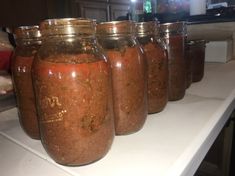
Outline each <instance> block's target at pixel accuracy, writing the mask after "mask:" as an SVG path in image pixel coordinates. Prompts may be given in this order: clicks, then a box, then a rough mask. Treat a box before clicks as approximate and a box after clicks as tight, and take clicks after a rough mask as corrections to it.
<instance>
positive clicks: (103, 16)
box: [72, 0, 130, 22]
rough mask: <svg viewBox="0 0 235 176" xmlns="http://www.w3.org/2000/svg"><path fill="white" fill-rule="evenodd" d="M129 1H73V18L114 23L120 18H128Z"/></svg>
mask: <svg viewBox="0 0 235 176" xmlns="http://www.w3.org/2000/svg"><path fill="white" fill-rule="evenodd" d="M129 7H130V4H129V1H128V0H127V1H124V0H121V1H118V0H96V1H95V0H93V1H89V2H87V1H84V0H72V16H75V17H84V18H92V19H96V20H97V21H98V22H101V21H112V20H115V19H117V18H118V17H120V16H126V15H127V13H128V11H129Z"/></svg>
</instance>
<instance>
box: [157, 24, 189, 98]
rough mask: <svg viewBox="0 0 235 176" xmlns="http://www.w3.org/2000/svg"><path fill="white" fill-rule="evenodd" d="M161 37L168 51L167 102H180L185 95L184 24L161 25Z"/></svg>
mask: <svg viewBox="0 0 235 176" xmlns="http://www.w3.org/2000/svg"><path fill="white" fill-rule="evenodd" d="M160 28H161V36H162V37H163V38H164V40H165V43H166V47H167V51H168V69H169V83H168V86H169V100H170V101H175V100H180V99H182V98H183V97H184V95H185V89H186V77H185V75H186V73H185V72H186V70H185V54H184V44H185V33H186V32H185V31H186V24H185V23H184V22H176V23H165V24H161V26H160Z"/></svg>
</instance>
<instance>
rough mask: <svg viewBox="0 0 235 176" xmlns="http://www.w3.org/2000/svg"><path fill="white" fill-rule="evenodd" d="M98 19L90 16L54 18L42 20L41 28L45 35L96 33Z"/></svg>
mask: <svg viewBox="0 0 235 176" xmlns="http://www.w3.org/2000/svg"><path fill="white" fill-rule="evenodd" d="M95 27H96V20H94V19H89V18H54V19H46V20H44V21H42V22H41V23H40V25H39V28H40V30H41V32H42V35H43V36H45V35H46V36H47V35H61V34H69V35H74V34H88V35H89V34H94V33H95Z"/></svg>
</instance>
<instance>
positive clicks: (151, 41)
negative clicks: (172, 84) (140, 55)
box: [136, 21, 168, 113]
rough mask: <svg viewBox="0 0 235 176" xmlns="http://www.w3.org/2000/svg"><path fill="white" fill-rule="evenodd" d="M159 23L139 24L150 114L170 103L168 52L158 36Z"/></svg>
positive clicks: (138, 31)
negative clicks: (144, 59) (144, 56)
mask: <svg viewBox="0 0 235 176" xmlns="http://www.w3.org/2000/svg"><path fill="white" fill-rule="evenodd" d="M158 30H159V23H158V22H156V21H155V22H153V21H152V22H141V23H137V31H136V33H137V39H138V41H139V43H140V44H141V45H142V47H143V49H144V51H145V55H146V60H147V68H148V69H147V73H148V78H147V81H148V113H156V112H160V111H162V110H163V109H164V107H165V106H166V103H167V101H168V62H167V51H166V50H165V48H164V46H163V43H162V40H161V39H160V37H159V36H158V35H157V34H156V33H157V32H158Z"/></svg>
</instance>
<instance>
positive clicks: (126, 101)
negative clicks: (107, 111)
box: [97, 21, 147, 135]
mask: <svg viewBox="0 0 235 176" xmlns="http://www.w3.org/2000/svg"><path fill="white" fill-rule="evenodd" d="M134 30H135V25H134V23H133V22H131V21H121V22H106V23H101V24H99V25H98V26H97V35H98V40H99V43H100V44H101V46H102V47H103V48H104V50H105V51H106V53H107V56H108V60H109V62H110V64H111V67H112V83H113V98H114V115H115V128H116V134H117V135H124V134H130V133H133V132H136V131H138V130H140V129H141V128H142V126H143V125H144V122H145V119H146V117H147V82H146V61H145V58H144V55H143V50H142V49H141V48H140V46H139V44H138V43H137V41H136V38H135V36H134Z"/></svg>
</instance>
